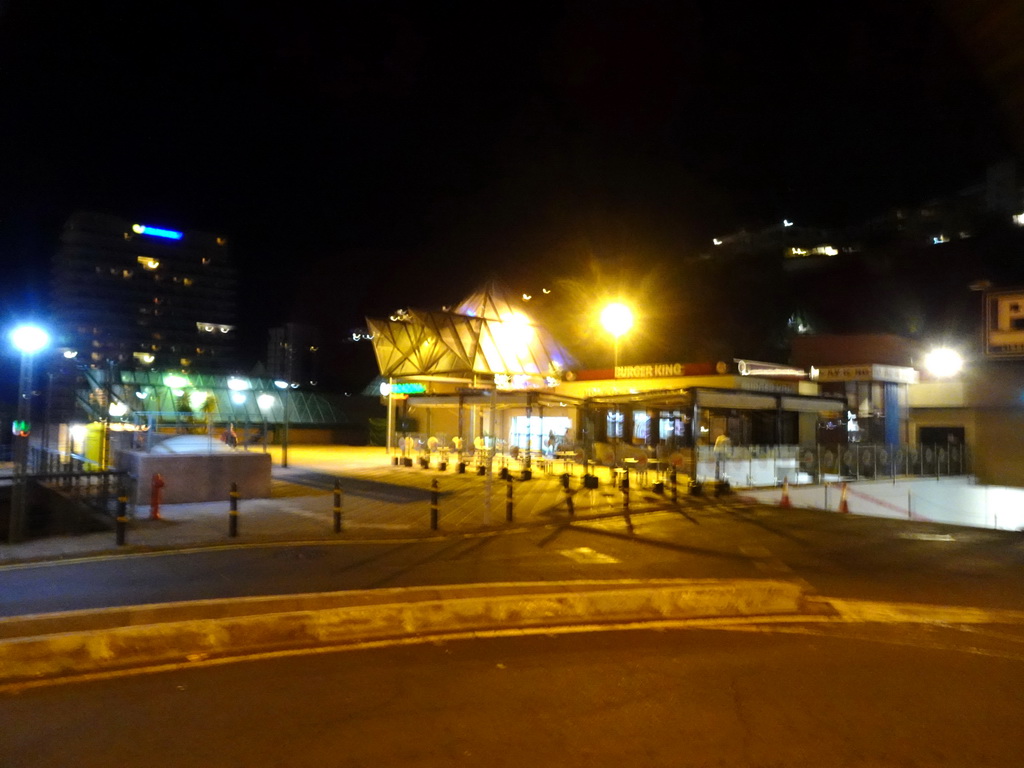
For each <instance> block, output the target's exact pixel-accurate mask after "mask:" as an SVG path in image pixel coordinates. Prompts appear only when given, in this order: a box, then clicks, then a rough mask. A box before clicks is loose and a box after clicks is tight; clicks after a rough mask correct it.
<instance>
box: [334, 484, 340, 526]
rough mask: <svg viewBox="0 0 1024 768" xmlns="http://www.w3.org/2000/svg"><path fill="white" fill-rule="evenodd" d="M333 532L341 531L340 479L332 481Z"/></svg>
mask: <svg viewBox="0 0 1024 768" xmlns="http://www.w3.org/2000/svg"><path fill="white" fill-rule="evenodd" d="M334 532H335V533H341V480H335V481H334Z"/></svg>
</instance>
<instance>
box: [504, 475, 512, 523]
mask: <svg viewBox="0 0 1024 768" xmlns="http://www.w3.org/2000/svg"><path fill="white" fill-rule="evenodd" d="M505 480H506V483H505V522H506V523H511V522H512V475H509V476H508V477H506V478H505Z"/></svg>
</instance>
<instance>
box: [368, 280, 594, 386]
mask: <svg viewBox="0 0 1024 768" xmlns="http://www.w3.org/2000/svg"><path fill="white" fill-rule="evenodd" d="M367 323H368V325H369V328H370V333H371V334H372V336H373V349H374V353H375V355H376V357H377V365H378V367H379V369H380V372H381V375H382V376H386V377H391V378H400V377H406V378H418V377H419V378H422V377H439V378H451V379H461V380H471V379H473V378H475V377H477V376H495V375H506V376H522V375H526V376H541V377H554V378H556V379H560V378H561V376H562V373H563V371H565V370H567V369H568V368H570V367H571V366H572V365H573V364H574V362H575V361H574V360H573V358H572V356H571V355H570V354H569V353H568V351H567V350H566V349H565V348H564V347H563V346H562V345H561V344H559V343H558V342H557V341H555V339H554V338H553V337H552V336H551V334H550V333H549V332H548V331H547V330H546V329H545V328H543V327H541V326H539V325H537V324H536V323H534V322H533V320H531V319H530V317H529V315H527V314H526V312H525V311H524V309H523V307H522V305H521V304H520V303H519V302H517V301H514V300H512V299H511V298H509V295H508V292H507V291H506V290H505V289H504V288H502V287H501V286H500V285H498V284H496V283H491V284H488V285H487V286H485V287H483V288H481V289H480V290H479V291H477V292H476V293H474V294H472V295H471V296H469V297H468V298H467V299H466V300H465V301H463V302H462V303H461V304H459V305H458V306H457V307H456V308H455V309H454V310H451V311H447V310H445V311H440V312H428V311H422V310H409V311H407V312H404V313H402V314H401V315H400V316H396V317H392V318H390V319H387V320H383V319H373V318H367Z"/></svg>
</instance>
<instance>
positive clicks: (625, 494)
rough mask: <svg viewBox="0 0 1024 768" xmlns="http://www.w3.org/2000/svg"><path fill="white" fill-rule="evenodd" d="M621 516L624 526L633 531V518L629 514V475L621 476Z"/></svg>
mask: <svg viewBox="0 0 1024 768" xmlns="http://www.w3.org/2000/svg"><path fill="white" fill-rule="evenodd" d="M622 516H623V517H624V518H625V519H626V528H628V529H629V532H630V533H632V532H633V518H631V517H630V516H629V475H628V474H627V475H626V476H625V477H623V478H622Z"/></svg>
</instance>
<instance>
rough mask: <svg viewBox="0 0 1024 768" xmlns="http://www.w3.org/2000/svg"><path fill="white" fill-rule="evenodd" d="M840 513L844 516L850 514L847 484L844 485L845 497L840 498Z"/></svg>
mask: <svg viewBox="0 0 1024 768" xmlns="http://www.w3.org/2000/svg"><path fill="white" fill-rule="evenodd" d="M839 511H840V512H841V513H842V514H844V515H848V514H850V505H849V504H847V503H846V483H843V495H842V496H840V497H839Z"/></svg>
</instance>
